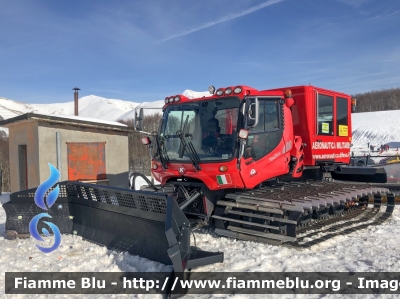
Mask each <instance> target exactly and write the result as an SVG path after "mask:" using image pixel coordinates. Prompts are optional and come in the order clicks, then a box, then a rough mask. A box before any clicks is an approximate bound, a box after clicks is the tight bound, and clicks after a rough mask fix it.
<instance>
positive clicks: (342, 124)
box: [336, 97, 349, 136]
mask: <svg viewBox="0 0 400 299" xmlns="http://www.w3.org/2000/svg"><path fill="white" fill-rule="evenodd" d="M348 113H349V101H348V100H347V99H344V98H339V97H336V136H349V132H348V127H349V115H348Z"/></svg>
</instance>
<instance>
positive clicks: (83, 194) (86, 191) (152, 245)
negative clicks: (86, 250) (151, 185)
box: [3, 181, 223, 272]
mask: <svg viewBox="0 0 400 299" xmlns="http://www.w3.org/2000/svg"><path fill="white" fill-rule="evenodd" d="M59 186H60V196H59V198H58V199H57V201H56V203H55V204H54V206H53V207H51V208H50V209H49V210H48V211H44V210H41V209H40V208H38V207H36V205H35V203H34V193H35V191H36V189H29V190H25V191H20V192H16V193H13V194H11V196H10V202H9V203H6V204H4V205H3V207H4V209H5V210H6V215H7V220H6V231H8V232H10V231H15V232H16V233H17V234H29V229H28V225H29V222H30V220H31V219H32V218H33V217H34V216H36V215H37V214H38V213H41V212H47V213H48V214H49V215H51V216H52V218H51V219H50V220H48V219H45V220H46V221H50V222H52V223H54V224H55V225H57V226H58V227H59V228H60V231H61V233H68V234H77V235H79V236H82V237H83V238H84V239H86V240H89V241H92V242H94V243H97V244H100V245H105V246H107V247H108V248H110V249H114V250H118V251H128V252H129V253H130V254H132V255H139V256H141V257H145V258H148V259H150V260H153V261H157V262H160V263H163V264H166V265H173V267H174V271H176V272H183V271H185V270H186V269H190V268H194V267H197V266H202V265H207V264H212V263H217V262H223V253H220V252H216V253H214V252H206V251H202V250H200V249H197V248H194V247H191V246H190V233H191V231H190V223H189V221H188V219H187V218H186V216H185V215H184V214H183V212H182V211H181V210H180V208H179V206H178V205H177V203H176V202H175V201H174V200H173V197H172V196H167V195H165V194H157V193H153V192H147V191H134V190H130V189H123V188H115V187H108V186H101V185H93V184H84V183H78V182H70V181H66V182H61V183H59ZM59 201H60V202H59ZM40 226H43V224H40V223H39V227H38V228H39V231H41V228H40Z"/></svg>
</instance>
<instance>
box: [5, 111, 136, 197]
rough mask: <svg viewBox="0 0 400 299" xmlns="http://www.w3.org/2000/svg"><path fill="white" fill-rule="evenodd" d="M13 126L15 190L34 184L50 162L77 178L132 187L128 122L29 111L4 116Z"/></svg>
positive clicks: (44, 176)
mask: <svg viewBox="0 0 400 299" xmlns="http://www.w3.org/2000/svg"><path fill="white" fill-rule="evenodd" d="M0 126H3V127H6V128H8V129H9V149H10V180H11V192H16V191H20V190H25V189H30V188H35V187H37V186H39V185H40V184H41V183H43V182H44V181H45V180H47V178H48V177H49V174H50V171H49V166H48V163H51V164H53V165H54V166H55V167H57V168H58V170H59V171H60V173H61V178H60V181H66V180H74V181H82V182H90V183H96V184H107V185H109V186H114V187H123V188H128V172H129V161H128V134H129V133H130V132H131V131H132V130H131V128H128V127H127V126H126V125H124V124H120V123H118V122H112V121H102V120H97V119H90V118H83V117H78V116H60V115H43V114H35V113H27V114H23V115H20V116H17V117H13V118H9V119H7V120H2V121H0Z"/></svg>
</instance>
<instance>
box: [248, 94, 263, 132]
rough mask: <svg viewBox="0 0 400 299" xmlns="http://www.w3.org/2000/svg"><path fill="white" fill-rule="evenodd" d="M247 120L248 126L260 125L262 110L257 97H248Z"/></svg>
mask: <svg viewBox="0 0 400 299" xmlns="http://www.w3.org/2000/svg"><path fill="white" fill-rule="evenodd" d="M247 105H248V110H247V121H246V125H247V127H248V128H254V127H256V126H257V125H258V115H259V111H260V104H259V102H258V99H257V98H251V99H247Z"/></svg>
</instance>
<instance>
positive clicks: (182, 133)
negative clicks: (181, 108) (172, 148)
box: [176, 115, 201, 170]
mask: <svg viewBox="0 0 400 299" xmlns="http://www.w3.org/2000/svg"><path fill="white" fill-rule="evenodd" d="M188 120H189V115H188V116H187V117H186V120H185V124H184V125H183V128H182V130H178V131H177V132H176V135H178V137H179V139H180V140H181V145H180V147H179V158H182V157H183V154H184V153H185V150H186V149H188V151H187V154H188V157H189V159H190V160H191V161H192V164H193V166H194V167H195V168H196V169H197V170H201V167H200V165H199V162H200V158H199V156H198V155H197V152H196V150H195V148H194V146H193V144H192V142H191V141H190V140H188V141H187V142H186V140H185V137H189V138H192V135H191V134H188V132H187V131H188V127H187V124H188Z"/></svg>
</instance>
